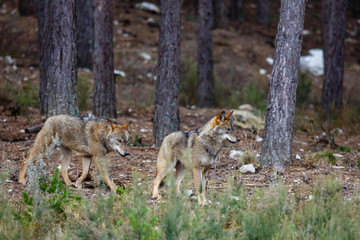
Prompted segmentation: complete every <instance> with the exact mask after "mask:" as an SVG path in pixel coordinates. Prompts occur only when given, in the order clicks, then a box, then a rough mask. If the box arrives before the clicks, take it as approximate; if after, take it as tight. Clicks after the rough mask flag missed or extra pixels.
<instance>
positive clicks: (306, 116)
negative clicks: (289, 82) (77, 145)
mask: <svg viewBox="0 0 360 240" xmlns="http://www.w3.org/2000/svg"><path fill="white" fill-rule="evenodd" d="M3 2H5V4H3V5H2V6H0V7H1V11H0V24H1V26H3V27H2V28H0V57H1V58H0V151H1V154H2V156H1V158H0V160H1V164H0V167H1V170H5V171H7V172H9V173H10V177H9V179H8V180H9V181H7V184H5V187H6V188H7V190H8V195H9V198H10V199H14V200H16V199H19V198H21V192H22V191H24V190H25V187H24V186H22V185H21V184H19V183H18V182H17V180H18V173H19V169H20V164H21V161H22V160H23V159H24V158H25V156H26V154H27V152H28V150H29V149H30V148H31V146H32V145H33V143H34V139H35V137H36V134H29V133H25V132H24V131H23V130H24V129H26V128H27V127H31V126H35V125H38V124H40V123H41V122H42V121H43V120H44V116H42V115H40V112H39V109H38V103H37V101H38V100H37V96H38V95H37V94H38V86H39V66H38V65H39V60H38V50H37V46H38V45H37V22H36V19H35V17H34V16H28V17H20V16H19V15H18V12H17V10H16V1H10V0H8V1H3ZM188 2H189V1H184V10H183V13H182V14H183V18H182V25H183V27H182V35H181V37H182V53H181V54H182V77H181V86H180V103H181V106H183V107H181V108H180V119H181V126H180V129H181V130H192V129H196V128H197V127H199V126H201V125H202V124H204V123H205V122H206V121H207V120H208V119H210V118H211V117H213V116H214V115H215V114H217V113H218V112H220V111H221V110H223V109H225V110H230V109H231V108H234V109H236V108H237V106H239V105H240V104H246V103H250V104H252V105H255V107H258V108H261V104H262V103H264V102H265V103H266V96H267V95H266V91H267V86H268V81H269V78H268V76H267V74H269V73H270V72H271V68H272V66H271V65H269V64H268V63H267V61H266V58H267V57H273V54H274V41H275V36H276V29H277V17H276V16H277V14H278V8H279V5H278V3H272V9H273V13H274V15H275V17H274V18H273V20H272V23H271V24H270V25H268V26H264V25H261V24H258V23H256V7H254V4H252V3H250V1H247V2H246V3H245V21H244V23H243V24H239V23H234V22H233V23H231V24H230V25H229V29H216V30H214V31H213V40H214V68H215V79H216V92H217V95H216V102H217V104H218V106H224V107H223V108H210V109H198V108H196V107H191V106H193V105H196V104H195V103H196V95H194V92H196V67H195V68H194V66H196V55H197V54H196V52H197V46H196V44H197V43H196V35H197V23H196V22H197V19H196V17H195V13H196V9H193V8H192V7H191V6H189V5H191V4H190V3H188ZM191 2H192V1H191ZM319 10H320V3H318V1H308V4H307V10H306V11H307V13H306V20H305V29H307V30H309V31H310V32H311V33H310V34H308V35H306V36H304V42H303V54H302V55H307V54H308V50H309V49H312V48H321V34H320V19H319V16H320V11H319ZM150 18H152V19H153V20H154V21H155V23H153V20H151V21H150V20H149V19H150ZM357 18H360V17H359V16H357V17H356V16H352V15H351V14H349V16H348V23H347V27H348V31H347V40H346V41H345V49H346V57H345V62H346V64H345V75H344V103H345V104H348V103H354V102H355V103H356V102H357V103H360V98H359V95H358V93H359V92H360V84H359V76H360V65H359V62H360V59H359V56H360V54H359V52H360V41H359V40H358V39H359V35H360V31H359V30H358V29H360V22H359V20H358V19H357ZM158 21H159V15H157V14H154V13H149V12H145V11H142V10H140V9H136V8H134V3H133V2H131V3H130V2H126V3H120V2H118V1H116V3H114V22H113V23H114V24H113V27H114V62H115V69H117V70H121V71H123V72H124V73H125V74H126V76H125V77H121V76H117V77H116V81H117V89H116V93H117V96H118V116H119V117H118V118H117V119H116V120H117V121H119V122H122V123H125V122H127V121H129V120H131V121H132V122H133V124H132V125H131V128H130V133H131V136H132V139H133V140H132V142H131V145H132V146H131V147H130V149H129V152H130V154H131V155H130V156H127V157H125V158H122V157H120V156H119V155H117V154H115V153H111V154H109V157H110V158H111V160H112V161H111V169H110V174H111V176H112V177H113V179H114V182H115V183H116V184H118V185H121V184H123V185H124V186H125V187H128V186H131V184H132V181H131V176H132V174H131V172H132V171H138V172H140V173H141V174H142V179H147V181H146V182H149V181H151V180H152V179H153V178H154V177H155V174H156V157H157V153H158V149H157V148H155V147H153V139H152V138H153V135H152V118H153V107H152V104H153V102H154V101H153V99H154V92H155V79H154V76H155V75H156V73H155V71H154V69H155V67H156V62H157V40H158ZM260 69H265V70H266V72H267V74H265V75H263V74H260V73H259V70H260ZM304 76H305V78H306V79H307V80H308V81H310V82H311V85H310V87H311V89H310V90H308V89H307V88H306V87H304V88H303V89H302V90H303V93H305V96H306V97H307V98H306V99H305V100H304V99H303V100H304V104H303V105H302V106H301V107H300V108H298V109H297V111H296V116H295V130H294V141H293V165H292V166H289V167H288V168H287V170H286V171H285V173H284V174H283V175H281V176H279V175H277V174H276V173H274V172H273V171H272V170H271V169H264V168H261V167H259V166H256V172H255V173H254V174H243V175H240V177H241V179H242V180H244V184H245V185H246V186H247V187H248V189H249V193H251V189H253V188H255V187H264V186H265V187H266V186H269V185H270V183H271V182H273V181H276V179H278V178H279V177H281V178H283V180H284V182H285V184H286V186H287V187H288V189H289V190H288V192H289V194H296V195H297V196H299V197H300V198H302V199H306V198H308V197H309V195H311V193H310V190H311V185H312V184H313V183H314V182H315V181H316V180H317V179H321V178H322V177H323V176H325V175H330V174H336V176H337V178H338V180H339V181H340V182H341V183H343V186H344V192H345V195H346V196H348V195H351V193H353V192H354V191H355V190H357V186H359V179H360V168H359V165H360V160H359V158H360V128H359V122H360V121H359V118H358V117H359V115H355V120H351V121H350V120H349V119H350V118H352V119H354V116H353V115H352V117H348V116H349V114H348V113H346V112H345V113H344V116H338V117H337V121H333V122H330V123H322V122H321V121H320V120H319V117H318V113H317V111H318V109H319V99H320V97H319V96H320V94H321V84H322V76H320V77H315V76H312V75H310V74H305V75H304ZM78 78H79V81H78V98H79V106H80V110H81V112H82V113H86V112H91V111H90V109H91V97H89V96H91V94H92V74H91V72H89V71H88V70H86V69H85V70H84V69H82V70H80V71H79V73H78ZM250 83H252V84H253V86H254V87H255V88H250V87H249V84H250ZM244 89H247V90H246V91H244ZM245 93H246V94H245ZM245 95H246V96H247V97H245ZM134 96H135V97H134ZM345 106H346V107H345V108H346V109H350V110H351V109H353V108H350V107H351V106H350V105H345ZM348 106H350V107H348ZM352 107H353V106H352ZM345 114H347V115H345ZM350 115H351V114H350ZM336 128H340V129H341V131H337V132H338V133H337V134H335V133H334V137H335V143H336V144H337V145H338V146H341V147H342V148H336V149H331V146H330V144H329V143H328V140H329V139H328V136H329V132H330V131H331V130H333V129H336ZM236 132H237V134H238V136H239V137H240V138H241V141H240V142H239V143H236V144H231V145H230V144H229V145H228V146H227V147H225V148H223V150H221V152H220V161H219V162H218V164H217V165H216V166H214V167H213V168H212V169H211V171H210V174H209V179H210V182H209V186H208V188H209V191H214V190H219V189H220V190H221V189H223V188H224V186H225V183H226V182H227V178H228V176H237V175H239V170H238V169H239V166H241V164H242V160H241V159H240V158H239V159H236V158H231V157H230V156H229V153H230V151H232V150H241V151H243V152H247V153H249V154H250V155H251V156H252V158H254V159H256V154H258V153H260V151H261V144H262V142H257V141H256V137H257V136H259V137H264V132H263V130H260V131H257V132H256V133H255V134H254V133H253V132H252V131H249V130H246V129H239V128H237V129H236ZM324 134H325V136H323V135H324ZM319 151H320V152H325V153H326V152H330V154H333V153H337V154H340V156H338V157H336V164H334V165H333V166H331V165H329V164H326V163H325V164H324V163H322V164H314V163H313V162H312V161H310V160H309V159H311V156H312V154H313V153H315V152H319ZM344 151H345V152H344ZM296 155H298V156H299V157H300V159H297V158H296ZM341 156H342V157H341ZM299 157H298V158H299ZM56 159H57V157H56V156H55V157H54V161H56ZM57 165H58V162H57V163H56V164H55V165H54V166H57ZM81 171H82V170H81V162H80V159H79V157H78V156H77V155H76V154H74V160H73V161H72V165H71V166H70V169H69V175H70V179H71V180H72V181H75V180H76V179H77V177H78V176H79V175H80V174H81ZM96 175H97V174H96V167H95V165H94V164H92V165H91V170H90V176H89V178H88V179H87V180H86V181H85V187H84V189H83V190H81V191H83V193H84V195H85V196H86V197H87V198H89V199H91V198H92V197H93V196H95V195H94V194H96V191H95V188H94V179H95V176H96ZM149 191H150V185H149ZM107 192H109V191H107Z"/></svg>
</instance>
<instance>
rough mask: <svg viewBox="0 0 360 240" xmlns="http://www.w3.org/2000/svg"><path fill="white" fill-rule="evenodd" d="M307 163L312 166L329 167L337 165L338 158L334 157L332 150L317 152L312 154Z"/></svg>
mask: <svg viewBox="0 0 360 240" xmlns="http://www.w3.org/2000/svg"><path fill="white" fill-rule="evenodd" d="M306 162H307V163H308V164H312V165H314V166H321V167H325V166H329V165H335V164H336V162H337V159H336V157H335V156H334V154H333V152H332V151H331V150H324V151H321V152H316V153H312V154H310V155H309V156H308V157H307V159H306Z"/></svg>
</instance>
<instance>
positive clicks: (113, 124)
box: [106, 119, 116, 132]
mask: <svg viewBox="0 0 360 240" xmlns="http://www.w3.org/2000/svg"><path fill="white" fill-rule="evenodd" d="M106 120H107V122H108V128H109V132H113V131H114V129H115V127H116V124H115V123H113V121H111V120H110V119H106Z"/></svg>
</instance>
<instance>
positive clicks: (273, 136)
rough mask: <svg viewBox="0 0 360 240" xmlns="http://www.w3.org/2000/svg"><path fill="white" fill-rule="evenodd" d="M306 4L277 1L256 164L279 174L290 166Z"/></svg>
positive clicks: (292, 0)
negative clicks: (261, 141)
mask: <svg viewBox="0 0 360 240" xmlns="http://www.w3.org/2000/svg"><path fill="white" fill-rule="evenodd" d="M305 3H306V0H281V9H280V20H279V24H278V33H277V36H276V52H275V61H274V66H273V70H272V73H271V79H270V89H269V96H268V103H267V109H266V120H265V139H264V144H263V146H262V151H261V156H260V163H261V165H264V166H273V167H275V169H277V170H281V171H283V170H284V169H285V166H286V165H288V164H291V163H292V159H291V155H292V154H291V153H292V149H291V145H292V137H293V127H294V115H295V102H296V88H297V81H298V68H299V61H300V53H301V44H302V32H303V27H304V15H305Z"/></svg>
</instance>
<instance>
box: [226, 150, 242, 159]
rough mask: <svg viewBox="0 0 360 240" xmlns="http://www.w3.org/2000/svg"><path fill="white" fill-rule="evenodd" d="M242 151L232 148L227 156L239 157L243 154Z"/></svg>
mask: <svg viewBox="0 0 360 240" xmlns="http://www.w3.org/2000/svg"><path fill="white" fill-rule="evenodd" d="M243 155H244V153H243V152H242V151H240V150H232V151H231V152H230V153H229V157H230V158H233V159H234V158H239V157H241V156H243Z"/></svg>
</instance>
